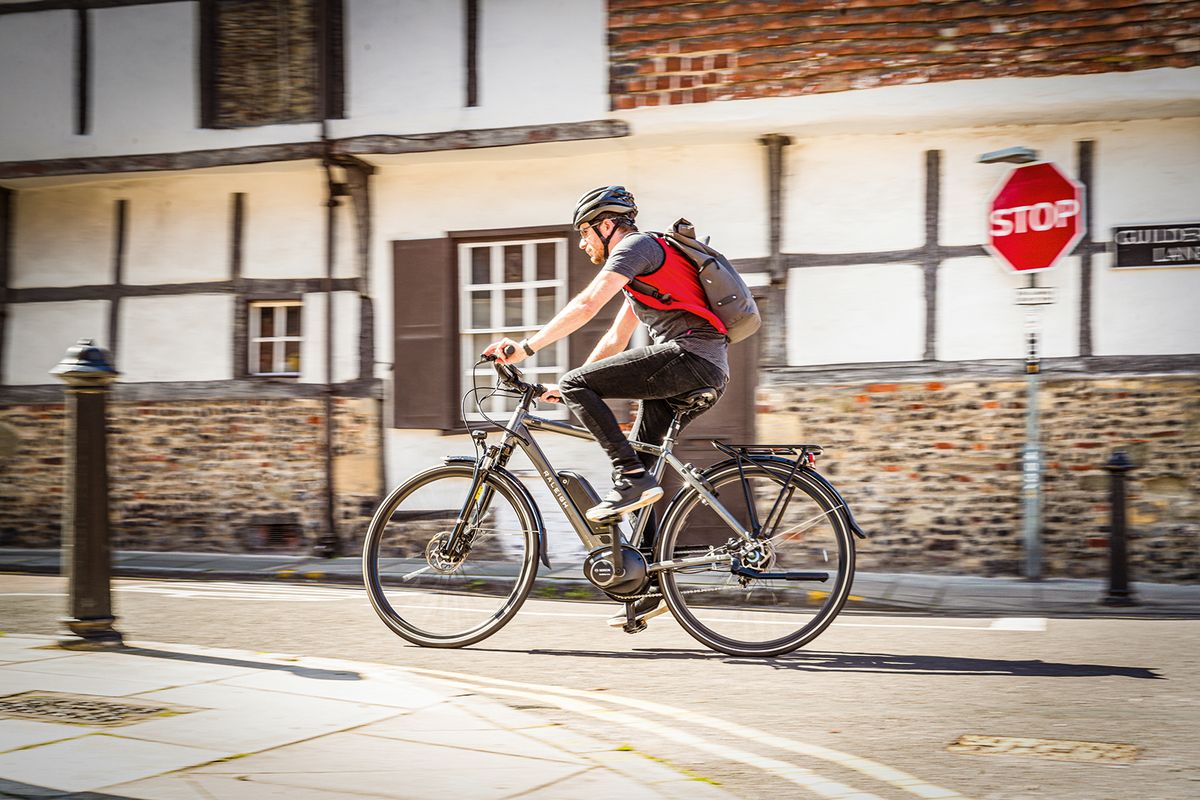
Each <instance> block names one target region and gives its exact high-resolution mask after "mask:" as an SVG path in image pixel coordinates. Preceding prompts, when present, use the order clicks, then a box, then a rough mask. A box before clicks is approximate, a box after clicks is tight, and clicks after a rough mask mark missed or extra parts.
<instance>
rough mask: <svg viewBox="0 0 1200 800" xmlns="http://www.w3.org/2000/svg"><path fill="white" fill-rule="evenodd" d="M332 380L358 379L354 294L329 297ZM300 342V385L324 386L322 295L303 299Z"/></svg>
mask: <svg viewBox="0 0 1200 800" xmlns="http://www.w3.org/2000/svg"><path fill="white" fill-rule="evenodd" d="M333 297H334V300H333V331H334V336H333V380H334V382H335V383H340V382H342V381H349V380H353V379H355V378H357V377H358V327H359V326H358V319H359V313H360V308H361V306H362V299H361V298H360V297H359V296H358V293H357V292H334V293H333ZM301 324H302V328H303V336H304V341H303V342H302V343H301V345H300V382H301V383H324V382H325V295H324V294H321V293H317V292H314V293H310V294H305V295H304V314H303V319H302V323H301Z"/></svg>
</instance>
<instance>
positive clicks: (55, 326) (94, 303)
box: [3, 300, 121, 386]
mask: <svg viewBox="0 0 1200 800" xmlns="http://www.w3.org/2000/svg"><path fill="white" fill-rule="evenodd" d="M108 312H109V302H108V301H107V300H77V301H73V302H63V303H12V304H10V305H9V306H8V322H7V330H6V331H5V336H4V375H3V382H4V383H5V384H6V385H9V386H23V385H24V386H28V385H38V384H45V383H57V382H58V379H57V378H55V377H53V376H52V375H50V370H51V369H52V368H53V367H54V365H55V364H57V363H58V362H59V361H60V360H62V357H63V356H64V355H66V353H67V348H68V347H70V346H71V345H73V344H75V342H76V341H78V340H79V339H92V340H94V341H95V342H96V344H98V345H100V346H101V347H108ZM117 367H118V369H121V365H120V364H118V365H117Z"/></svg>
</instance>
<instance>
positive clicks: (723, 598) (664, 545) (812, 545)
mask: <svg viewBox="0 0 1200 800" xmlns="http://www.w3.org/2000/svg"><path fill="white" fill-rule="evenodd" d="M703 474H704V478H705V480H707V481H708V483H709V485H710V486H712V487H713V489H714V490H715V493H716V494H717V495H718V499H719V501H720V502H721V503H722V505H724V506H725V507H726V508H727V509H728V510H729V511H730V512H731V513H733V514H734V516H735V517H737V518H738V519H739V521H741V522H742V524H743V525H744V526H746V527H747V529H748V528H749V525H748V517H749V510H748V509H749V506H750V505H751V504H753V505H754V507H755V509H756V510H757V511H758V515H759V519H760V521H766V517H767V515H768V513H770V508H771V505H772V503H773V502H774V499H775V498H776V497H779V496H780V494H781V492H782V491H783V489H784V487H785V486H786V487H788V488H789V489H790V490H791V491H790V494H789V495H788V502H787V503H784V504H782V510H781V511H780V510H777V511H776V517H775V518H774V519H778V520H779V523H778V524H777V525H775V526H774V527H773V528H772V529H771V536H769V537H767V542H768V544H767V546H762V547H759V548H758V549H757V550H755V551H754V552H752V553H751V554H750V555H752V556H755V557H757V558H758V559H760V560H759V561H758V563H757V564H756V565H755V566H757V567H762V568H763V569H762V572H765V573H767V574H779V573H781V572H787V573H791V574H793V575H794V574H795V573H797V572H812V573H822V574H825V575H826V576H827V580H826V581H824V582H821V583H820V584H819V588H817V587H818V584H817V583H816V582H807V581H803V582H801V581H792V580H764V579H759V578H750V579H746V578H741V577H739V576H737V575H734V574H733V572H732V569H731V567H730V565H729V563H728V562H727V561H726V562H724V563H722V562H719V561H718V560H714V562H713V563H711V564H708V565H705V567H707V568H703V567H693V568H691V569H690V570H678V571H676V570H666V571H663V572H661V573H659V583H660V586H661V587H662V591H663V595H664V596H665V598H666V601H667V605H668V607H669V608H670V609H671V613H672V614H673V615H674V616H675V619H676V620H677V621H678V622H679V624H680V626H681V627H683V629H684V630H686V631H687V632H688V633H689V634H690V635H691V636H692V637H694V638H695V639H696V640H698V641H700V642H702V643H703V644H705V645H706V646H708V647H710V648H712V649H714V650H717V651H719V652H722V653H726V654H728V655H731V656H741V657H766V656H777V655H782V654H784V653H788V652H791V651H792V650H795V649H797V648H799V647H802V646H803V645H805V644H807V643H808V642H811V641H812V640H813V639H815V638H816V637H817V636H819V635H820V634H821V632H822V631H824V630H825V629H826V628H827V627H828V626H829V624H830V623H831V622H833V619H834V617H836V616H837V614H838V612H839V611H841V609H842V606H843V605H844V604H845V602H846V598H847V597H848V596H849V593H850V587H851V584H852V583H853V581H854V557H855V543H854V537H853V535H852V534H851V531H850V525H849V521H848V519H847V515H846V513H845V511H844V510H843V509H842V507H841V505H840V504H839V503H838V502H837V500H836V498H834V497H833V496H831V494H830V493H829V492H828V491H827V490H826V489H825V488H824V487H822V486H821V484H820V483H819V482H818V481H817V480H815V479H813V478H812V477H811V476H810V475H809V474H808V471H807V470H797V471H795V472H794V473H793V472H792V464H791V462H787V461H785V460H783V459H775V458H758V459H755V460H754V461H753V462H750V463H746V462H743V464H742V469H741V470H740V471H739V469H738V465H737V463H736V462H723V463H722V464H718V465H716V466H715V467H711V468H710V469H709V470H706V471H705V472H704V473H703ZM743 475H744V479H745V481H746V482H747V485H750V486H751V488H752V490H751V493H750V496H751V497H752V498H753V499H752V500H751V501H750V503H747V502H746V500H745V497H746V494H745V489H744V488H743V487H742V482H743ZM751 482H753V485H752V484H751ZM785 482H786V483H785ZM755 489H757V491H754V490H755ZM797 499H798V500H799V503H798V504H795V505H794V504H793V501H796V500H797ZM793 505H794V507H793ZM805 526H806V527H805ZM781 529H782V530H781ZM733 536H735V534H734V532H733V530H731V529H730V528H729V526H728V525H727V524H726V523H724V522H722V521H721V520H720V519H719V518H718V517H717V515H716V513H715V512H714V511H712V510H711V509H710V508H709V507H708V506H707V504H705V503H703V502H702V498H701V495H700V494H699V493H698V492H697V491H696V490H695V489H693V488H691V487H685V488H684V489H683V490H682V491H681V492H680V493H679V494H678V495H677V496H676V497H675V499H673V500H672V501H671V504H670V506H669V507H668V508H667V511H666V513H665V515H664V519H663V525H662V531H661V533H660V534H659V538H658V542H657V543H656V559H655V560H656V561H668V560H672V559H676V558H683V557H688V556H693V557H694V556H696V555H698V554H700V553H703V552H705V549H706V548H710V547H711V548H718V549H719V548H720V547H722V546H724V545H725V543H727V542H728V541H729V539H730V537H733ZM705 539H709V541H705ZM697 540H699V541H697ZM768 551H769V552H768ZM743 581H746V582H745V583H743ZM780 627H783V628H786V629H787V632H785V633H784V634H783V635H781V636H776V635H774V633H775V632H776V631H778V630H779V628H780Z"/></svg>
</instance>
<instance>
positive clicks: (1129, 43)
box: [608, 0, 1200, 109]
mask: <svg viewBox="0 0 1200 800" xmlns="http://www.w3.org/2000/svg"><path fill="white" fill-rule="evenodd" d="M608 5H609V47H610V51H609V55H610V60H611V89H610V91H611V94H612V104H613V107H614V108H616V109H630V108H637V107H640V106H658V105H673V104H680V103H704V102H709V101H713V100H736V99H745V98H754V97H779V96H786V95H804V94H816V93H820V92H840V91H846V90H849V89H866V88H871V87H874V86H887V85H895V84H910V83H928V82H931V81H950V80H964V79H974V78H996V77H1014V76H1017V77H1044V76H1052V75H1081V74H1088V73H1096V72H1126V71H1131V70H1142V69H1154V68H1159V67H1193V66H1196V65H1198V64H1200V3H1197V2H1181V1H1179V0H1167V1H1166V2H1146V1H1145V0H1142V1H1141V2H1139V1H1138V0H1004V2H997V1H996V0H990V1H989V0H978V1H977V2H922V0H843V2H820V1H819V0H794V1H792V2H787V1H786V0H784V1H782V2H770V3H767V2H749V1H747V2H738V1H737V0H734V1H733V2H669V0H610V2H609V4H608Z"/></svg>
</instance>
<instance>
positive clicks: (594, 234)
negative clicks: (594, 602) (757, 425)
mask: <svg viewBox="0 0 1200 800" xmlns="http://www.w3.org/2000/svg"><path fill="white" fill-rule="evenodd" d="M637 211H638V209H637V204H636V203H635V202H634V199H633V195H632V194H630V193H629V192H628V191H626V189H625V187H623V186H602V187H600V188H597V189H593V190H592V191H590V192H587V193H586V194H584V195H583V197H581V198H580V200H579V202H578V204H577V205H576V207H575V217H574V221H573V223H572V224H573V226H574V227H575V229H576V230H577V231H579V247H580V249H582V250H583V251H584V252H586V253H587V254H588V257H589V258H590V259H591V261H592V263H593V264H595V265H597V266H599V267H601V269H600V271H599V272H598V273H597V274H596V277H595V278H593V279H592V281H591V283H590V284H588V286H587V288H585V289H584V290H583V291H582V292H580V293H579V294H577V295H576V296H575V297H573V298H572V299H571V300H570V301H569V302H568V303H567V305H566V306H565V307H564V308H563V309H562V310H561V311H559V312H558V314H556V315H555V316H554V318H553V319H551V320H550V322H548V323H547V324H546V325H545V327H543V328H542V329H541V330H539V331H538V332H537V333H535V334H533V335H532V336H530V337H529V338H527V339H524V340H522V341H520V342H515V341H513V340H511V339H507V338H505V339H501V340H499V341H497V342H493V343H492V344H490V345H488V347H487V348H486V349H485V350H484V355H485V356H495V357H496V359H497V360H498V361H500V362H501V363H504V364H516V363H518V362H520V361H522V360H524V359H525V358H526V357H527V356H531V355H533V354H534V353H536V352H537V351H538V350H541V349H542V348H544V347H546V346H548V345H550V344H552V343H553V342H556V341H558V340H559V339H562V338H563V337H565V336H567V335H569V334H571V333H573V332H574V331H576V330H578V329H579V328H580V327H582V326H583V325H584V324H585V323H587V322H588V321H589V320H590V319H592V318H593V317H594V316H596V314H597V313H599V312H600V309H602V308H603V307H604V306H605V305H606V304H607V303H608V302H609V301H610V300H611V299H612V298H613V297H614V296H615V295H616V294H617V293H618V292H621V291H624V293H625V302H624V303H623V304H622V306H621V310H620V311H619V312H618V313H617V316H616V319H615V320H613V324H612V326H611V327H610V328H609V329H608V331H607V332H606V333H605V334H604V336H603V337H601V339H600V342H599V343H598V344H597V345H596V347H595V349H594V350H592V353H591V355H589V356H588V358H587V361H585V362H584V364H583V366H581V367H579V368H577V369H573V370H571V371H570V372H568V373H566V374H565V375H563V377H562V380H561V381H560V382H559V383H558V384H557V385H555V384H550V385H548V386H547V387H546V392H545V393H544V394H543V395H542V398H541V399H543V400H546V401H549V402H563V403H565V404H566V406H567V408H569V409H570V410H571V412H572V413H573V414H574V415H575V416H576V417H577V418H578V419H579V420H580V422H582V423H583V425H584V426H585V427H586V428H587V429H588V430H589V431H591V433H592V435H593V436H594V437H595V438H596V441H598V442H599V443H600V446H601V447H603V448H604V451H605V452H606V453H607V454H608V457H609V459H610V460H611V461H612V464H613V488H612V491H610V492H609V493H608V494H606V495H605V496H604V499H603V501H602V502H601V503H599V504H598V505H596V506H593V507H592V508H590V509H588V510H587V512H586V516H587V518H588V519H589V520H591V521H593V522H605V521H615V520H616V518H618V517H619V516H620V515H621V514H624V513H626V512H629V511H633V510H635V509H638V508H642V507H643V506H647V505H650V504H652V503H654V502H656V501H657V500H659V499H660V498H661V497H662V495H663V490H662V487H661V486H659V485H658V481H656V480H655V479H654V476H653V475H651V474H650V471H649V470H648V467H649V466H650V465H651V462H652V457H651V456H639V455H638V454H637V452H636V451H635V450H634V449H633V447H632V446H631V445H630V444H629V439H627V438H626V437H625V434H624V433H623V432H622V431H621V428H620V426H619V425H618V424H617V419H616V417H615V416H614V415H613V413H612V411H611V410H610V409H609V407H608V406H607V405H606V404H605V403H604V401H605V400H606V399H629V400H638V401H640V402H639V403H638V415H637V420H636V422H635V423H634V426H633V431H632V436H633V438H634V439H636V440H637V441H644V442H661V441H662V439H663V437H664V436H665V434H666V433H667V429H668V427H669V426H670V423H671V420H672V418H673V416H674V413H675V412H674V411H673V410H672V408H671V406H670V404H669V403H668V401H669V400H671V399H673V398H676V397H680V396H682V395H685V394H687V393H689V392H693V391H696V390H698V389H703V388H705V387H712V388H714V389H716V390H717V391H718V392H723V391H724V389H725V385H726V384H727V383H728V381H729V362H728V354H727V350H728V340H727V339H726V337H725V333H724V326H723V325H722V324H721V321H720V320H719V319H717V318H716V316H715V315H714V314H713V313H712V312H711V311H709V309H708V307H707V304H706V302H705V301H704V295H703V292H702V291H701V290H700V288H699V279H698V278H697V277H696V269H695V267H694V266H692V265H691V264H690V263H689V262H687V260H686V259H685V258H684V256H683V255H682V254H680V253H679V252H678V251H676V250H675V249H673V248H672V247H671V246H669V245H668V244H667V243H666V242H665V240H664V239H662V238H661V237H659V236H655V235H653V234H650V233H642V232H640V231H638V229H637V225H636V224H635V222H634V220H635V219H636V217H637ZM631 281H632V282H633V283H632V284H631ZM647 284H649V286H652V287H654V288H655V289H657V291H656V292H654V293H652V294H646V293H644V292H643V291H641V290H640V289H641V288H645V287H646V285H647ZM664 297H667V298H669V299H670V302H664V301H663V300H662V298H664ZM639 323H642V324H645V326H646V328H647V329H648V330H649V333H650V339H651V344H649V345H646V346H644V347H636V348H633V349H631V350H626V349H625V348H626V346H627V345H628V344H629V340H630V337H632V336H633V332H634V331H635V330H636V329H637V326H638V324H639ZM509 347H511V348H512V350H511V352H510V354H509V355H505V351H506V348H509ZM697 413H699V412H696V413H693V414H690V415H688V416H686V417H684V418H683V420H682V422H683V424H684V425H686V424H687V423H688V422H691V420H692V419H694V418H695V416H696V415H697ZM653 534H654V528H653V526H652V525H651V526H648V527H647V530H646V536H647V540H646V542H645V543H644V544H645V546H649V545H652V544H653V538H652V537H653ZM665 610H666V605H665V604H664V603H662V602H660V600H659V598H657V597H649V598H645V599H644V600H643V601H641V602H640V603H639V606H638V608H637V618H638V619H639V620H644V619H648V618H650V617H653V616H657V615H658V614H661V613H662V612H664V611H665ZM614 621H616V622H615V624H617V625H623V624H625V622H626V618H625V615H624V614H622V615H620V616H619V617H614V618H613V620H610V624H614Z"/></svg>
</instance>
